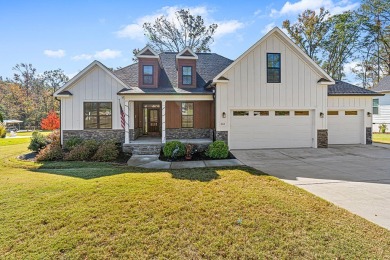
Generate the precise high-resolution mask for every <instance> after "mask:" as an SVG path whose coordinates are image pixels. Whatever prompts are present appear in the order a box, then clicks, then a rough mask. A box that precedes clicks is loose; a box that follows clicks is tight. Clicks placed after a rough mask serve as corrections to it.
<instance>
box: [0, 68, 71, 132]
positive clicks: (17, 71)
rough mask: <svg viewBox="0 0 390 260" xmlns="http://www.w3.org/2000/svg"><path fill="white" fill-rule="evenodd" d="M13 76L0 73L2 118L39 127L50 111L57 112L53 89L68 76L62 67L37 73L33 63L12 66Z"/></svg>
mask: <svg viewBox="0 0 390 260" xmlns="http://www.w3.org/2000/svg"><path fill="white" fill-rule="evenodd" d="M12 69H13V71H14V75H13V77H12V78H7V79H5V80H3V79H2V78H1V77H0V114H1V115H2V117H3V118H4V119H18V120H22V121H23V123H22V126H23V127H35V128H38V127H40V123H41V120H42V119H43V118H44V117H46V116H47V115H48V114H49V112H50V111H55V112H57V113H58V112H59V102H58V101H56V100H55V99H54V97H53V93H54V92H55V91H56V90H57V89H59V88H60V87H61V86H62V85H63V84H64V83H65V82H67V81H68V80H69V78H68V76H66V75H65V73H64V71H63V70H61V69H56V70H50V71H45V72H43V73H42V74H38V73H37V70H36V69H35V68H34V67H33V66H32V64H27V63H20V64H17V65H16V66H15V67H13V68H12Z"/></svg>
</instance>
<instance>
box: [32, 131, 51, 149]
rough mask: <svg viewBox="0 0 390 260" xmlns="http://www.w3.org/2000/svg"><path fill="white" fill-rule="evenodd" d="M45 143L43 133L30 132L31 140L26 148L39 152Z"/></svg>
mask: <svg viewBox="0 0 390 260" xmlns="http://www.w3.org/2000/svg"><path fill="white" fill-rule="evenodd" d="M46 145H47V142H46V139H45V137H44V136H43V134H41V133H39V132H38V131H34V132H33V133H32V137H31V142H30V145H29V146H28V149H29V150H31V151H34V152H39V151H40V150H41V149H43V148H45V146H46Z"/></svg>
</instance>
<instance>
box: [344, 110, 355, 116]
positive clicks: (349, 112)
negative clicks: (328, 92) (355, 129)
mask: <svg viewBox="0 0 390 260" xmlns="http://www.w3.org/2000/svg"><path fill="white" fill-rule="evenodd" d="M345 115H346V116H357V111H345Z"/></svg>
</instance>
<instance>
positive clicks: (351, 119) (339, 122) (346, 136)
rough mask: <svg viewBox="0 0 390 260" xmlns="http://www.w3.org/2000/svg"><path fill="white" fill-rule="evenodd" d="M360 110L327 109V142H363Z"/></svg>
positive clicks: (361, 112)
mask: <svg viewBox="0 0 390 260" xmlns="http://www.w3.org/2000/svg"><path fill="white" fill-rule="evenodd" d="M362 131H363V111H362V110H329V111H328V138H329V140H328V142H329V144H360V143H363V142H362V139H363V133H362Z"/></svg>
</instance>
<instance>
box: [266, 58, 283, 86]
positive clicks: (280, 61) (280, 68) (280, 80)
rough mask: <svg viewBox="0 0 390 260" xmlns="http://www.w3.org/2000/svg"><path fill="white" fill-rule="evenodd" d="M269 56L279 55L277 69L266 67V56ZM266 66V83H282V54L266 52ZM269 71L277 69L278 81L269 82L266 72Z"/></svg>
mask: <svg viewBox="0 0 390 260" xmlns="http://www.w3.org/2000/svg"><path fill="white" fill-rule="evenodd" d="M269 54H273V55H275V54H277V55H279V68H277V67H268V55H269ZM266 55H267V64H266V68H267V71H266V75H267V83H281V82H282V74H281V71H282V54H281V53H280V52H279V53H278V52H267V54H266ZM269 69H273V70H274V69H278V70H279V81H270V80H269V78H268V70H269Z"/></svg>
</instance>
